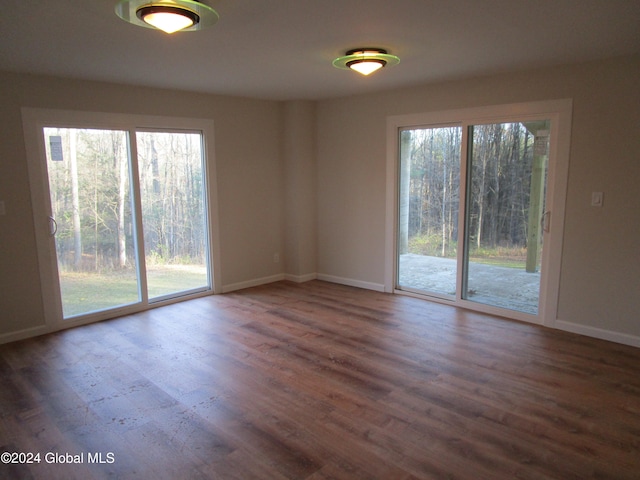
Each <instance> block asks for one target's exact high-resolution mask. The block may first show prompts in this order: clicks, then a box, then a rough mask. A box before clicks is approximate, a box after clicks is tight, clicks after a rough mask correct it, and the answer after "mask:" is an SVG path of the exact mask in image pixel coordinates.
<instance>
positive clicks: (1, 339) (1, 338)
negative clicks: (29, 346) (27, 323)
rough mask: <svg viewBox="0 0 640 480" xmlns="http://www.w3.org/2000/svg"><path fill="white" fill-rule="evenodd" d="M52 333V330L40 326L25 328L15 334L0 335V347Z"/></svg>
mask: <svg viewBox="0 0 640 480" xmlns="http://www.w3.org/2000/svg"><path fill="white" fill-rule="evenodd" d="M52 331H53V330H52V329H51V328H49V327H48V326H46V325H40V326H37V327H32V328H25V329H24V330H18V331H17V332H11V333H5V334H3V335H0V345H2V344H3V343H9V342H16V341H18V340H24V339H25V338H31V337H37V336H38V335H44V334H45V333H51V332H52Z"/></svg>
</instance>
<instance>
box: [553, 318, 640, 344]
mask: <svg viewBox="0 0 640 480" xmlns="http://www.w3.org/2000/svg"><path fill="white" fill-rule="evenodd" d="M553 328H557V329H558V330H564V331H567V332H571V333H578V334H580V335H585V336H587V337H593V338H599V339H600V340H607V341H609V342H615V343H621V344H623V345H629V346H631V347H638V348H640V336H636V335H630V334H628V333H620V332H615V331H613V330H605V329H603V328H598V327H590V326H588V325H580V324H579V323H573V322H568V321H566V320H556V322H555V325H554V327H553Z"/></svg>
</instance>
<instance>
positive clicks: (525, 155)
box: [400, 123, 544, 258]
mask: <svg viewBox="0 0 640 480" xmlns="http://www.w3.org/2000/svg"><path fill="white" fill-rule="evenodd" d="M536 127H537V126H536ZM461 139H462V128H461V127H440V128H421V129H411V130H404V131H402V133H401V139H400V141H401V157H402V158H401V168H402V175H401V182H402V185H401V200H400V253H418V254H423V255H431V256H440V257H449V258H453V257H455V256H456V253H457V235H458V213H459V198H460V142H461ZM543 140H544V139H543ZM534 141H535V135H534V133H532V131H530V129H528V128H527V125H525V124H523V123H496V124H488V125H475V126H473V127H472V128H471V129H470V133H469V142H470V156H471V158H470V162H469V167H468V168H469V170H470V171H469V172H468V174H467V176H468V178H469V179H470V180H469V181H468V182H469V183H470V185H469V195H468V207H467V208H468V220H467V222H468V223H467V226H466V228H467V234H468V237H469V242H470V248H471V249H472V252H471V253H472V254H473V253H474V252H478V251H480V250H481V249H498V248H504V249H509V250H510V251H512V252H514V251H515V252H517V251H518V250H520V251H522V252H524V250H525V249H526V246H527V242H528V238H529V237H528V235H529V228H530V218H529V213H530V205H531V200H532V198H531V178H532V166H533V160H534ZM542 196H543V194H542ZM536 201H537V199H536ZM536 221H538V220H537V219H536ZM523 254H524V253H523Z"/></svg>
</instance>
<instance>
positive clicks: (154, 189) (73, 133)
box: [44, 128, 206, 271]
mask: <svg viewBox="0 0 640 480" xmlns="http://www.w3.org/2000/svg"><path fill="white" fill-rule="evenodd" d="M44 133H45V139H46V145H47V158H48V172H49V186H50V194H51V207H52V214H53V218H54V219H55V222H56V223H57V233H56V249H57V256H58V261H59V265H60V266H61V268H62V269H69V270H73V271H104V270H114V269H126V268H128V267H132V266H134V265H135V249H134V246H135V229H134V227H133V223H132V208H133V207H132V200H131V169H130V164H129V153H128V151H129V149H128V134H127V132H123V131H116V130H90V129H71V128H46V129H45V132H44ZM137 150H138V162H137V166H138V173H139V185H140V195H141V200H142V210H143V214H142V215H143V222H142V223H143V230H144V240H145V253H146V258H147V263H160V264H172V263H183V264H184V263H187V264H188V263H197V264H204V258H205V257H206V234H205V225H206V222H205V217H204V215H205V213H204V212H205V208H204V204H203V202H204V195H203V184H204V179H203V170H202V153H201V144H200V135H199V134H195V133H158V132H139V133H138V134H137Z"/></svg>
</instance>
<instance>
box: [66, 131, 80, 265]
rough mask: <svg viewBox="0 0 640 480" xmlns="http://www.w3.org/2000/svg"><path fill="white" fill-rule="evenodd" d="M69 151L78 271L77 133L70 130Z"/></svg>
mask: <svg viewBox="0 0 640 480" xmlns="http://www.w3.org/2000/svg"><path fill="white" fill-rule="evenodd" d="M69 131H70V138H69V150H70V157H71V158H70V163H71V165H70V166H71V198H72V199H71V202H72V219H73V247H74V257H73V265H74V267H75V268H76V269H78V270H79V269H80V268H81V267H82V230H81V225H80V188H79V186H78V151H77V145H76V144H77V139H76V136H77V132H76V130H74V129H70V130H69Z"/></svg>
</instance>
